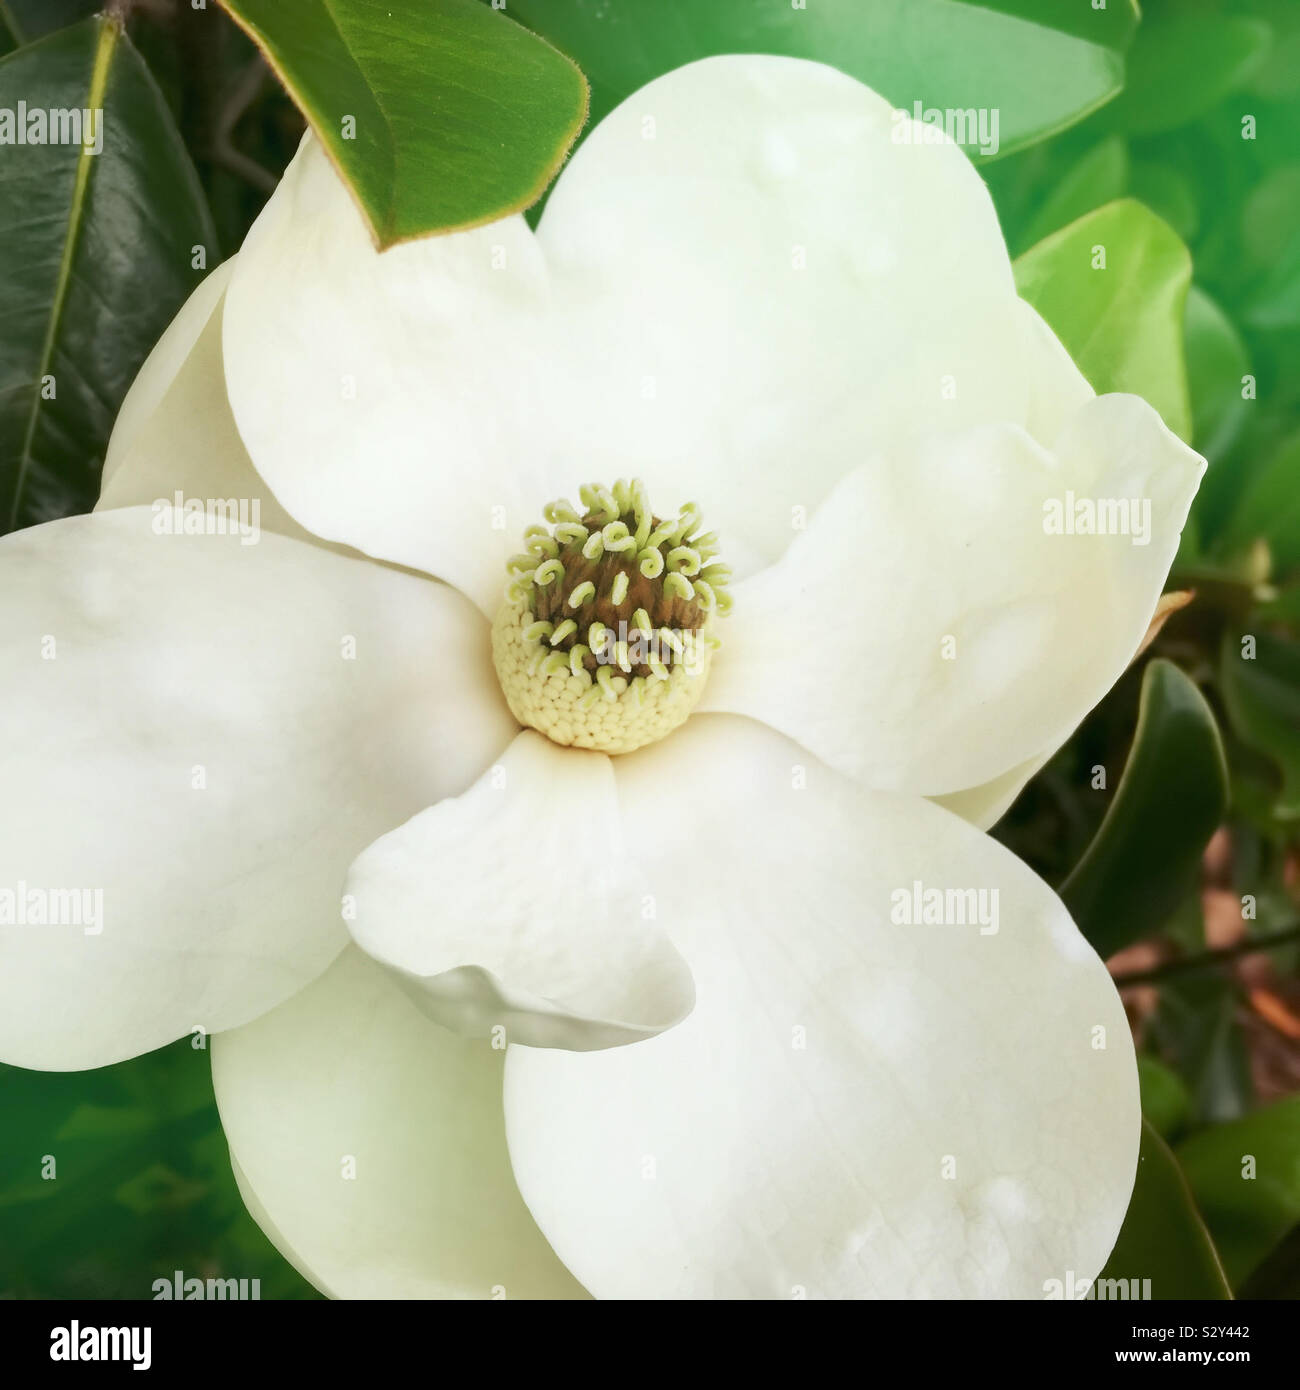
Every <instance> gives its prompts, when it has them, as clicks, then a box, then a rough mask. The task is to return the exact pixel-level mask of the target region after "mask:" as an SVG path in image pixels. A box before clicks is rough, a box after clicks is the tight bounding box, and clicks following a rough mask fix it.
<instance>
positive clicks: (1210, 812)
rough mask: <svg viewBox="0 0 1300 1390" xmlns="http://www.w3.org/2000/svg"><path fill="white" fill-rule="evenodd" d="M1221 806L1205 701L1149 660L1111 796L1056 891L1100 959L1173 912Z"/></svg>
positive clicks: (1219, 756)
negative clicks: (1130, 741)
mask: <svg viewBox="0 0 1300 1390" xmlns="http://www.w3.org/2000/svg"><path fill="white" fill-rule="evenodd" d="M1227 801H1228V770H1227V764H1226V762H1225V761H1224V756H1223V744H1222V741H1221V740H1220V738H1219V730H1218V726H1217V725H1216V724H1215V722H1214V715H1213V714H1212V713H1211V712H1210V707H1209V705H1207V704H1206V702H1205V697H1204V696H1203V695H1202V694H1201V692H1200V691H1199V690H1198V689H1197V688H1196V686H1195V685H1194V684H1193V683H1192V681H1190V680H1189V679H1188V678H1187V677H1186V676H1185V675H1184V674H1183V673H1182V672H1181V671H1180V670H1179V669H1178V668H1177V667H1176V666H1174V665H1172V664H1171V663H1170V662H1168V661H1161V660H1157V661H1152V662H1151V663H1150V664H1149V665H1148V666H1147V668H1146V671H1145V673H1144V675H1143V678H1142V696H1141V703H1140V705H1139V708H1138V721H1137V731H1136V733H1135V734H1134V736H1133V748H1132V751H1131V752H1130V753H1129V758H1128V763H1127V765H1126V766H1125V768H1124V775H1123V777H1122V778H1121V779H1120V783H1119V786H1118V787H1117V788H1116V790H1115V797H1114V800H1113V801H1112V802H1111V804H1110V808H1109V809H1108V811H1107V813H1106V819H1105V820H1104V821H1103V822H1102V825H1101V829H1100V830H1099V831H1098V832H1097V834H1096V837H1095V838H1094V839H1093V841H1092V843H1091V844H1090V845H1089V846H1088V848H1087V850H1086V851H1085V853H1084V855H1083V858H1082V859H1080V860H1079V863H1078V864H1077V865H1076V866H1075V869H1074V872H1073V873H1071V875H1070V876H1069V878H1068V879H1066V881H1065V883H1064V884H1063V885H1062V886H1061V898H1062V900H1063V901H1064V902H1065V905H1066V907H1067V908H1069V910H1070V915H1071V916H1072V917H1073V918H1074V920H1075V921H1076V922H1077V923H1078V925H1079V929H1080V931H1082V932H1083V934H1084V936H1086V937H1087V938H1088V940H1089V941H1090V942H1092V944H1093V946H1095V947H1096V949H1097V950H1098V951H1099V952H1100V953H1101V954H1102V955H1103V956H1108V955H1111V954H1113V953H1114V952H1115V951H1118V950H1120V949H1121V948H1122V947H1124V946H1128V945H1130V944H1131V943H1133V942H1134V941H1138V940H1140V939H1141V938H1142V937H1144V936H1149V935H1151V934H1152V933H1153V932H1155V931H1157V930H1158V929H1159V927H1160V924H1161V923H1162V922H1163V921H1164V919H1165V918H1166V917H1167V916H1168V915H1169V914H1170V913H1171V912H1172V911H1173V910H1174V908H1176V907H1177V906H1178V903H1179V902H1180V901H1181V899H1182V898H1183V897H1184V896H1185V895H1186V894H1187V892H1188V891H1189V890H1190V889H1191V887H1192V886H1193V884H1194V883H1195V879H1196V873H1197V869H1198V866H1199V863H1200V858H1201V851H1202V850H1203V849H1204V848H1205V846H1206V844H1207V842H1208V841H1209V838H1210V836H1211V835H1212V834H1213V833H1214V831H1215V829H1216V828H1217V827H1218V825H1219V823H1220V822H1221V821H1222V819H1223V813H1224V810H1225V808H1226V806H1227Z"/></svg>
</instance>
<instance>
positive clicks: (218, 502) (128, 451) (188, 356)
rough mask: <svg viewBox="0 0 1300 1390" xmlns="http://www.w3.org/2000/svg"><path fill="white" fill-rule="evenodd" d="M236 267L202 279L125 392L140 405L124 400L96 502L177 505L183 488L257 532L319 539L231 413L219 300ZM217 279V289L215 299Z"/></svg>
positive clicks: (101, 506) (187, 496) (101, 507)
mask: <svg viewBox="0 0 1300 1390" xmlns="http://www.w3.org/2000/svg"><path fill="white" fill-rule="evenodd" d="M233 266H234V262H233V261H227V262H226V263H225V265H223V266H221V267H220V268H219V269H218V270H214V271H213V272H212V274H211V275H210V276H209V277H208V278H207V279H206V280H205V281H204V282H203V284H202V285H200V286H199V288H198V290H196V291H195V293H194V294H193V295H191V296H190V299H189V301H188V302H187V303H186V304H185V306H184V307H183V308H182V309H181V312H180V314H179V315H178V316H177V318H176V320H175V321H174V322H173V324H172V326H171V328H169V329H168V330H167V333H166V334H164V335H163V338H162V339H161V341H160V342H159V344H158V346H157V347H156V348H155V349H154V352H153V354H152V355H151V356H150V357H149V359H148V360H147V361H146V362H145V364H144V366H143V368H141V371H140V375H139V377H137V378H136V385H135V386H133V387H132V389H131V394H129V395H128V397H127V401H128V404H131V405H132V408H131V410H130V411H129V412H128V410H127V408H126V406H124V407H123V411H122V414H121V415H119V417H118V421H117V424H116V425H115V426H114V429H113V437H112V438H111V439H110V440H109V446H108V452H109V458H110V459H115V460H116V462H115V466H114V467H113V469H112V470H111V471H110V470H109V468H108V466H107V465H105V469H104V482H103V487H102V488H101V490H100V495H99V501H98V502H97V503H96V505H95V510H96V511H100V512H102V511H108V510H112V509H115V508H118V507H135V506H144V505H157V506H159V507H160V508H161V507H164V506H171V505H174V504H175V502H176V499H177V495H178V494H179V495H180V497H181V499H182V504H183V503H184V502H185V501H189V502H190V503H191V504H194V503H198V504H199V505H202V506H203V507H204V508H205V509H206V508H207V507H208V506H209V504H211V505H212V506H213V507H214V508H215V509H219V510H220V511H221V512H224V514H225V515H226V516H227V517H228V518H235V519H238V518H243V524H244V525H245V527H246V528H247V529H249V530H252V529H256V530H257V531H274V532H276V533H277V534H279V535H282V536H293V537H294V538H295V539H297V540H306V541H313V542H314V541H315V540H316V538H315V537H314V536H313V535H312V534H311V533H310V532H309V531H305V530H304V529H303V528H302V527H301V526H299V525H298V523H297V522H296V521H294V519H293V518H292V517H291V516H290V515H289V513H288V512H286V511H285V510H284V508H283V507H282V506H281V505H280V504H279V503H278V502H277V501H276V500H275V498H274V496H272V494H271V489H270V488H269V487H267V485H266V482H265V481H264V480H263V479H262V478H261V477H259V476H258V473H257V470H256V469H255V468H254V467H253V464H252V462H251V460H250V459H249V457H248V453H247V451H246V450H245V448H244V444H243V440H241V439H240V437H239V431H238V430H237V429H236V428H235V419H234V416H233V415H231V413H230V402H229V400H228V399H227V397H226V382H225V373H224V369H223V367H222V361H221V308H222V305H223V304H224V303H225V287H224V282H225V281H227V280H229V278H230V271H231V270H232V269H233ZM217 282H220V283H217ZM214 283H216V287H217V288H218V290H219V293H218V294H217V297H216V299H215V301H214V300H213V299H212V289H213V287H214ZM204 306H206V309H207V317H206V320H205V321H204V322H203V323H202V325H201V327H199V329H198V332H197V333H196V334H193V336H192V337H191V335H190V332H189V330H191V329H193V327H194V325H195V323H196V321H197V318H198V315H199V312H200V310H201V309H202V308H203V307H204ZM182 324H183V325H184V327H185V329H186V335H185V345H186V349H187V350H186V353H185V355H184V356H183V357H181V356H180V354H179V351H178V340H173V339H172V335H173V334H176V333H177V332H178V329H179V327H180V326H181V325H182ZM169 340H170V341H169ZM159 357H161V358H162V359H164V364H165V367H166V370H168V371H169V372H170V377H169V379H168V380H167V382H166V384H165V386H164V385H162V383H161V376H162V372H163V369H164V364H157V363H156V362H155V359H156V358H159ZM132 403H133V404H132ZM228 524H229V523H228Z"/></svg>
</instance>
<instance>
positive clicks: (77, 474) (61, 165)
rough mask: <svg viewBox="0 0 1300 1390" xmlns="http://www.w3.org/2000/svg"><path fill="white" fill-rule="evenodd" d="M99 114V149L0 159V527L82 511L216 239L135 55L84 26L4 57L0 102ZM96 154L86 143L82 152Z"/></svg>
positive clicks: (166, 115)
mask: <svg viewBox="0 0 1300 1390" xmlns="http://www.w3.org/2000/svg"><path fill="white" fill-rule="evenodd" d="M33 93H40V105H41V106H42V107H44V108H50V107H53V108H66V109H76V110H77V111H80V110H81V109H83V108H89V109H92V110H93V109H95V108H97V107H102V108H103V111H104V116H103V124H102V126H101V127H100V132H101V134H102V137H103V139H102V152H101V153H99V154H92V153H87V152H84V151H83V148H82V146H81V145H80V144H75V145H70V144H58V145H55V144H25V145H17V144H14V145H6V146H4V147H3V150H4V155H3V158H0V245H3V247H4V255H3V256H2V257H0V322H2V323H3V325H4V331H3V334H0V531H5V530H9V529H12V528H14V527H16V526H25V525H30V524H32V523H34V522H38V521H46V520H49V519H50V518H53V517H58V516H65V515H67V514H69V513H71V512H80V511H88V510H89V509H90V507H91V506H92V505H93V504H94V501H95V498H96V496H97V494H98V490H99V469H100V465H101V463H102V461H103V455H104V449H105V447H106V445H107V442H108V435H109V430H110V428H111V426H112V423H113V417H114V415H115V414H116V412H117V407H118V405H119V404H120V403H121V400H122V397H123V396H124V395H125V393H126V389H127V387H128V386H129V385H130V384H131V381H132V379H133V377H134V376H135V373H136V371H137V370H138V368H139V366H140V364H141V362H142V361H143V360H144V358H145V356H146V355H147V353H148V352H149V349H150V348H152V347H153V345H154V343H155V342H156V341H157V339H158V337H159V335H160V334H161V333H162V331H163V329H164V328H165V327H166V326H167V324H168V322H169V321H170V320H171V318H172V316H173V315H174V314H175V312H176V310H177V309H178V308H179V307H180V305H181V303H182V302H183V301H184V299H185V298H186V297H187V296H188V294H189V293H190V291H191V290H192V289H193V288H194V286H195V285H196V284H197V283H198V282H199V281H200V280H201V279H202V278H203V274H204V273H205V272H204V271H203V270H201V269H195V268H194V267H193V261H194V259H195V248H202V250H203V252H204V255H205V258H206V261H207V264H209V265H211V264H214V263H215V261H216V258H217V252H216V244H215V242H216V238H215V234H214V232H213V230H212V224H211V220H210V218H209V216H208V211H207V205H206V203H205V201H204V197H203V193H202V190H201V189H200V187H199V184H198V179H197V177H196V176H195V173H194V169H193V166H192V165H191V164H190V161H189V157H188V155H187V154H186V153H185V149H184V147H183V146H182V144H181V141H180V136H179V135H178V134H177V132H176V128H175V126H174V124H173V122H172V118H171V114H170V112H169V111H168V109H167V106H166V103H165V102H164V101H163V98H162V95H161V93H160V92H159V91H158V88H157V86H156V85H155V84H154V81H153V79H152V78H151V77H150V76H149V73H148V72H147V71H146V69H145V66H144V64H143V63H142V62H141V60H140V57H139V55H138V54H137V53H136V52H135V50H134V48H133V47H132V46H131V43H130V41H129V40H128V39H127V37H126V36H125V34H124V33H123V32H122V30H121V28H120V27H119V26H118V25H117V24H116V23H114V22H113V21H111V20H107V19H92V20H88V21H86V22H85V23H83V24H78V25H75V26H73V27H72V28H69V29H63V30H60V31H59V32H58V33H56V34H54V35H52V36H51V37H50V38H48V39H44V40H42V41H41V42H39V43H35V44H30V45H28V46H27V47H24V48H20V49H19V50H18V51H17V52H15V53H12V54H10V55H9V57H7V58H5V59H4V60H3V61H0V109H6V108H7V109H9V110H16V108H17V106H18V103H19V102H20V101H30V102H31V104H35V103H34V101H32V100H31V99H32V95H33ZM92 148H93V145H92Z"/></svg>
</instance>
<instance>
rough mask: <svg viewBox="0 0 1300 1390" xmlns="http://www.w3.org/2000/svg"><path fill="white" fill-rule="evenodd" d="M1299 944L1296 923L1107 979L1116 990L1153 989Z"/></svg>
mask: <svg viewBox="0 0 1300 1390" xmlns="http://www.w3.org/2000/svg"><path fill="white" fill-rule="evenodd" d="M1297 941H1300V922H1295V923H1293V924H1292V925H1291V926H1289V927H1279V928H1278V930H1277V931H1271V932H1264V933H1263V934H1262V935H1260V936H1248V937H1247V938H1246V939H1245V940H1244V941H1238V942H1237V944H1236V945H1235V946H1225V947H1223V948H1222V949H1220V950H1217V951H1200V952H1198V953H1197V954H1196V955H1194V956H1183V957H1182V958H1181V959H1180V960H1171V961H1166V962H1165V963H1164V964H1163V965H1157V966H1154V967H1153V968H1152V969H1150V970H1133V971H1130V972H1129V973H1128V974H1125V975H1113V976H1112V977H1111V978H1112V979H1113V980H1114V982H1115V986H1116V988H1118V989H1127V988H1128V987H1129V986H1130V985H1157V984H1160V983H1161V982H1162V981H1164V980H1168V979H1171V978H1173V977H1174V976H1177V975H1185V974H1188V973H1189V972H1191V971H1193V970H1212V969H1214V968H1215V967H1216V966H1220V965H1229V964H1231V962H1233V961H1234V960H1239V959H1240V958H1241V957H1242V956H1253V955H1254V954H1255V953H1256V952H1258V951H1272V950H1275V949H1276V948H1277V947H1279V946H1289V945H1291V944H1292V943H1293V942H1297Z"/></svg>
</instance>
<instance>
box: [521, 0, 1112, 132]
mask: <svg viewBox="0 0 1300 1390" xmlns="http://www.w3.org/2000/svg"><path fill="white" fill-rule="evenodd" d="M510 13H511V14H513V15H514V16H515V17H516V18H518V19H519V20H520V21H521V22H522V23H524V24H527V25H528V26H529V28H531V29H534V30H536V31H537V32H538V33H539V34H544V35H545V36H546V37H547V38H548V39H550V40H551V41H552V42H553V43H554V44H556V46H557V47H559V48H561V49H563V50H564V52H566V53H568V54H570V55H571V56H572V57H573V58H575V59H576V60H577V61H578V62H579V63H580V64H581V65H582V68H583V71H584V72H586V74H587V76H588V77H589V78H590V79H591V89H592V117H593V120H599V119H600V118H601V117H602V116H604V115H605V114H606V113H607V112H609V111H610V110H612V109H613V108H614V107H615V106H616V105H618V103H619V102H620V101H622V100H623V99H624V98H625V97H627V96H630V95H631V93H633V92H634V91H636V90H637V88H639V87H642V86H644V85H645V84H646V83H647V82H649V81H651V80H652V79H654V78H656V77H659V76H661V75H662V74H663V73H665V72H669V71H671V70H672V69H673V68H676V67H681V66H682V65H683V64H685V63H690V62H693V61H694V60H696V59H698V58H706V57H710V56H712V55H714V54H719V53H777V54H783V55H786V56H789V57H795V58H813V59H816V60H818V61H820V62H824V63H830V64H832V65H833V66H835V67H837V68H839V69H841V71H843V72H846V73H848V74H850V76H853V77H856V78H858V79H859V81H862V82H865V83H867V84H868V85H869V86H871V87H873V88H875V90H876V91H878V92H880V93H881V94H882V95H883V96H885V97H887V98H888V99H889V100H890V101H891V102H893V103H894V105H895V106H899V107H903V108H905V109H907V110H909V111H910V110H912V108H913V104H914V103H916V102H920V103H921V104H922V106H924V107H934V108H938V109H956V110H971V111H980V110H983V111H990V112H991V111H996V112H997V113H998V121H999V130H998V141H999V148H998V151H997V152H998V153H999V154H1007V153H1009V152H1011V151H1012V150H1015V149H1019V148H1020V147H1022V146H1024V145H1028V144H1032V143H1033V142H1034V141H1036V140H1041V139H1043V138H1045V137H1046V136H1048V135H1050V134H1052V133H1053V132H1054V131H1057V130H1061V129H1063V128H1064V127H1065V126H1068V125H1070V124H1072V123H1073V122H1075V121H1077V120H1079V119H1080V118H1081V117H1083V116H1085V115H1086V114H1087V113H1088V112H1090V111H1093V110H1095V109H1096V108H1097V107H1098V106H1100V105H1101V104H1102V103H1103V102H1105V101H1108V100H1109V99H1110V98H1111V97H1112V96H1114V95H1115V93H1116V92H1117V91H1119V89H1120V87H1121V85H1122V83H1123V80H1124V57H1123V51H1124V48H1125V47H1126V46H1127V44H1128V42H1129V40H1130V38H1131V36H1132V29H1133V19H1134V16H1135V10H1134V7H1133V5H1132V4H1131V3H1129V0H1113V3H1112V4H1111V5H1110V6H1108V7H1107V9H1106V10H1095V9H1092V8H1091V7H1090V6H1083V7H1082V8H1081V7H1079V6H1077V5H1075V4H1073V3H1070V0H1047V3H1038V2H1037V0H1034V2H1033V3H1031V0H983V2H982V3H975V4H969V3H961V0H811V2H810V3H809V4H808V5H807V6H806V7H804V8H796V7H795V6H794V5H792V4H790V3H789V0H779V2H778V3H771V4H756V3H755V0H710V3H708V4H702V3H700V0H617V3H616V4H609V3H603V0H586V3H581V2H580V3H570V4H557V3H555V0H510ZM963 143H964V144H965V145H966V148H967V149H968V151H970V152H971V153H974V152H975V150H976V148H977V146H978V142H976V141H971V140H967V141H964V142H963Z"/></svg>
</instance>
